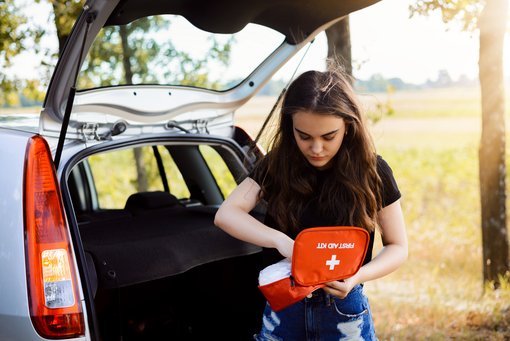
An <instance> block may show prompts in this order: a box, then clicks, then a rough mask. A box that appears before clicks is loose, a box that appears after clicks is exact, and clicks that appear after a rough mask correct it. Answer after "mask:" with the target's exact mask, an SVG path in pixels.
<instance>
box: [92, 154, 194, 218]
mask: <svg viewBox="0 0 510 341" xmlns="http://www.w3.org/2000/svg"><path fill="white" fill-rule="evenodd" d="M158 150H159V152H160V155H161V158H162V160H163V164H164V167H165V173H166V176H167V180H168V182H169V183H170V184H171V188H170V191H171V193H172V194H173V195H175V196H176V197H177V198H180V199H182V198H188V197H189V191H188V189H187V187H186V184H185V183H184V180H183V178H182V174H180V172H179V169H178V168H177V166H176V165H175V163H174V161H173V160H172V158H171V156H170V154H169V153H168V151H167V150H166V149H165V148H163V147H161V146H159V147H158ZM88 161H89V165H90V168H91V171H92V175H93V177H94V181H95V187H96V191H97V195H98V201H99V207H100V208H102V209H121V208H124V206H125V204H126V201H127V199H128V198H129V196H130V195H131V194H133V193H138V192H147V191H164V190H165V188H164V185H163V180H162V178H161V175H160V172H159V169H158V165H157V162H156V158H155V156H154V151H153V150H152V147H139V148H133V149H125V150H119V151H114V152H107V153H102V154H97V155H93V156H91V157H89V159H88Z"/></svg>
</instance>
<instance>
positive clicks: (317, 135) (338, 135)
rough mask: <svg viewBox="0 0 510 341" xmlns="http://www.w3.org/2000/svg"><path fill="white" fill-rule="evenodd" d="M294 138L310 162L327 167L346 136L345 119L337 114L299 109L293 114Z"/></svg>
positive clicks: (319, 166)
mask: <svg viewBox="0 0 510 341" xmlns="http://www.w3.org/2000/svg"><path fill="white" fill-rule="evenodd" d="M292 123H293V131H294V138H295V139H296V143H297V145H298V148H299V150H300V151H301V153H303V155H304V156H305V158H306V159H307V160H308V162H310V164H311V165H312V166H314V167H316V168H318V169H326V168H328V167H329V166H330V165H331V160H332V159H333V157H334V156H335V155H336V153H337V152H338V150H339V149H340V147H341V146H342V141H343V139H344V136H345V129H346V127H345V122H344V119H343V118H341V117H338V116H335V115H328V114H317V113H313V112H309V111H298V112H296V113H295V114H294V115H293V116H292Z"/></svg>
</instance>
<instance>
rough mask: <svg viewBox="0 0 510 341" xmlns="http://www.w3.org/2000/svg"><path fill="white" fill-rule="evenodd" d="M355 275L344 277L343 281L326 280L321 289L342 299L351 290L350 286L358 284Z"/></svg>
mask: <svg viewBox="0 0 510 341" xmlns="http://www.w3.org/2000/svg"><path fill="white" fill-rule="evenodd" d="M355 276H356V275H354V277H350V278H346V279H344V280H343V281H333V282H328V283H326V286H325V287H324V288H322V289H323V290H324V291H325V292H327V293H328V294H330V295H333V296H336V297H338V298H340V299H344V298H345V297H347V295H348V294H349V293H350V292H351V290H352V288H354V287H355V286H356V285H357V284H358V281H357V280H356V278H355Z"/></svg>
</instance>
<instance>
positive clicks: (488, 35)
mask: <svg viewBox="0 0 510 341" xmlns="http://www.w3.org/2000/svg"><path fill="white" fill-rule="evenodd" d="M507 13H508V2H507V0H487V3H486V5H485V8H484V9H483V11H482V14H481V16H480V20H479V28H480V60H479V68H480V69H479V76H480V88H481V96H482V136H481V143H480V151H479V172H480V199H481V210H482V212H481V213H482V217H481V218H482V243H483V278H484V281H485V282H487V281H494V283H495V286H496V287H499V285H500V283H499V278H498V275H505V274H507V273H508V271H509V254H508V233H507V226H506V220H507V217H506V164H505V154H506V153H505V134H506V132H505V92H504V80H503V41H504V40H503V39H504V35H505V29H506V15H507Z"/></svg>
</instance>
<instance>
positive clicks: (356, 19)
mask: <svg viewBox="0 0 510 341" xmlns="http://www.w3.org/2000/svg"><path fill="white" fill-rule="evenodd" d="M411 2H415V1H410V0H386V1H381V2H379V3H377V4H375V5H373V6H370V7H368V8H366V9H363V10H361V11H358V12H356V13H353V14H352V15H351V16H350V24H351V41H352V54H353V59H354V60H355V62H357V63H361V68H360V69H359V70H357V71H355V75H356V76H357V77H358V78H361V79H366V78H367V77H369V76H370V75H371V74H374V73H381V74H383V75H384V76H385V77H387V78H389V77H400V78H402V79H403V80H405V81H407V82H411V83H421V82H424V81H426V80H427V79H431V80H434V79H435V78H436V77H437V73H438V71H439V70H442V69H445V70H447V71H448V72H449V74H450V76H452V78H453V79H457V78H458V77H459V76H460V75H462V74H464V75H466V76H468V77H470V78H474V77H477V73H478V46H479V43H478V38H479V37H478V34H477V33H468V32H463V31H461V29H460V25H454V24H449V25H446V24H444V23H443V22H442V20H441V18H440V15H439V13H435V14H434V15H432V16H430V17H424V16H415V17H413V18H409V9H408V7H409V4H410V3H411ZM508 36H509V34H507V39H506V44H505V45H506V48H505V55H506V58H505V59H506V62H507V63H506V67H505V73H506V75H507V76H508V75H510V73H509V71H510V70H509V69H510V65H509V63H508V60H509V59H510V51H509V49H510V46H509V45H510V42H509V37H508Z"/></svg>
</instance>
